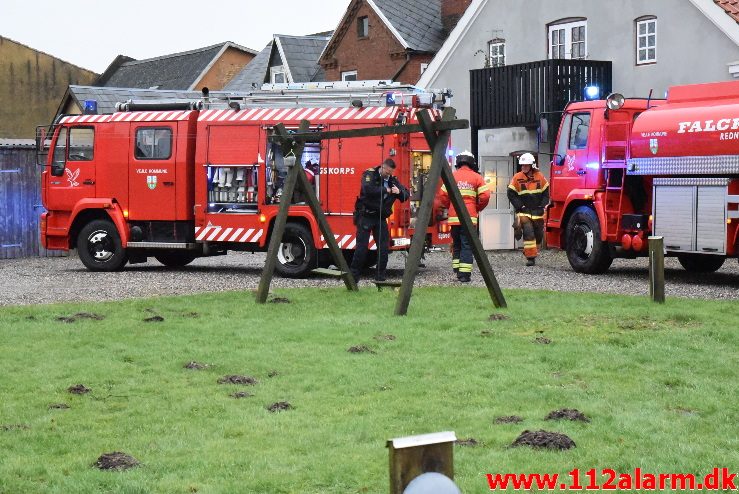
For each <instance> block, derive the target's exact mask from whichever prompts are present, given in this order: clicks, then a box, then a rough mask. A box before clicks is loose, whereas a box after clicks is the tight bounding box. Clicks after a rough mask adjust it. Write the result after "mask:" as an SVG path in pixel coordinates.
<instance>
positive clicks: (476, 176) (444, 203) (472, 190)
mask: <svg viewBox="0 0 739 494" xmlns="http://www.w3.org/2000/svg"><path fill="white" fill-rule="evenodd" d="M456 168H457V169H456V170H455V172H454V180H455V182H457V188H459V193H460V194H461V195H462V200H464V205H465V208H466V209H467V212H468V213H469V215H470V219H471V220H472V224H473V225H474V226H477V216H478V214H479V212H480V211H482V210H483V209H485V207H486V206H487V205H488V202H490V191H489V190H488V187H487V184H486V183H485V179H484V178H482V177H481V176H480V172H479V171H478V168H477V163H476V162H475V156H474V155H473V154H472V153H471V152H469V151H463V152H461V153H459V154H458V155H457V166H456ZM437 200H438V203H439V204H440V205H441V207H444V208H449V218H448V219H447V223H448V224H449V226H451V227H452V269H453V270H454V272H455V273H456V275H457V279H458V280H459V281H461V282H462V283H469V282H470V281H471V279H472V257H473V256H472V244H471V241H470V239H469V237H468V236H467V232H466V231H465V230H464V228H462V226H461V225H460V221H459V215H458V214H457V212H456V211H454V208H453V207H450V200H449V193H448V192H447V190H446V186H442V187H441V192H440V193H439V195H438V197H437Z"/></svg>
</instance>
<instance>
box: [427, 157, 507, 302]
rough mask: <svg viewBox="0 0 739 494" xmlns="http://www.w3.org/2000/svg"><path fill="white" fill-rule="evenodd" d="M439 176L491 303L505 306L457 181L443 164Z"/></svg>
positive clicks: (501, 292)
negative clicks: (465, 233) (462, 229)
mask: <svg viewBox="0 0 739 494" xmlns="http://www.w3.org/2000/svg"><path fill="white" fill-rule="evenodd" d="M441 178H442V179H443V180H444V186H445V187H446V190H447V192H448V193H449V198H450V200H451V203H452V206H454V210H455V211H456V212H457V216H458V217H459V221H460V223H461V226H462V228H464V230H465V231H466V232H467V238H469V239H470V243H471V244H472V253H473V254H474V255H475V260H476V261H477V267H478V269H479V270H480V274H481V275H482V279H483V280H485V286H486V287H487V289H488V293H489V294H490V298H491V300H492V301H493V305H495V307H498V308H505V307H507V305H506V301H505V297H504V296H503V291H502V290H501V289H500V285H498V280H497V279H495V273H493V267H492V266H491V265H490V260H489V259H488V256H487V254H485V250H484V249H483V248H482V242H480V236H479V235H478V233H477V228H476V227H475V225H474V224H472V218H471V217H470V213H469V212H468V211H467V207H466V206H465V204H464V199H462V194H461V193H460V192H459V188H458V187H457V182H456V181H455V180H454V175H453V174H452V171H451V170H450V169H449V168H448V167H446V166H445V167H444V168H443V170H442V172H441Z"/></svg>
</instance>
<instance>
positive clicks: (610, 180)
mask: <svg viewBox="0 0 739 494" xmlns="http://www.w3.org/2000/svg"><path fill="white" fill-rule="evenodd" d="M630 132H631V122H630V121H628V120H627V121H623V122H606V123H605V125H603V127H602V128H601V142H602V143H603V146H602V154H601V164H602V165H601V168H603V170H604V174H605V181H606V184H605V194H604V208H603V209H604V212H605V214H606V238H607V239H608V240H610V241H618V238H617V236H618V232H619V230H620V229H621V217H622V214H621V208H622V207H623V200H624V191H625V187H624V185H625V183H626V163H627V160H628V158H629V154H630V151H631V149H630V146H629V134H630Z"/></svg>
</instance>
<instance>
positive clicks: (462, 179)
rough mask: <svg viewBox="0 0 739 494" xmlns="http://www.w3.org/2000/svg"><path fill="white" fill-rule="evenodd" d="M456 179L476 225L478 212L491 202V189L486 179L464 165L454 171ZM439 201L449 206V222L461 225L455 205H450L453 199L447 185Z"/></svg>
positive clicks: (444, 206) (443, 205)
mask: <svg viewBox="0 0 739 494" xmlns="http://www.w3.org/2000/svg"><path fill="white" fill-rule="evenodd" d="M454 180H455V181H456V182H457V187H458V188H459V192H460V193H461V194H462V199H463V200H464V205H465V207H466V208H467V212H468V213H470V218H471V219H472V224H473V225H476V224H477V213H479V212H480V211H482V210H483V209H485V206H487V205H488V202H490V191H488V186H487V184H486V183H485V179H484V178H482V177H481V176H480V174H479V173H477V172H476V171H474V170H472V169H471V168H470V167H468V166H462V167H460V168H458V169H457V170H456V171H455V172H454ZM438 202H439V205H440V206H441V207H443V208H449V218H448V219H447V223H448V224H449V225H452V226H453V225H459V224H460V222H459V216H458V215H457V212H456V211H455V210H454V207H453V206H451V205H450V202H451V201H450V200H449V193H448V192H447V190H446V186H442V187H441V192H439V197H438Z"/></svg>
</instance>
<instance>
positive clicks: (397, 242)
mask: <svg viewBox="0 0 739 494" xmlns="http://www.w3.org/2000/svg"><path fill="white" fill-rule="evenodd" d="M393 244H394V245H395V246H396V247H405V246H406V245H410V244H411V239H409V238H396V239H393Z"/></svg>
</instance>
